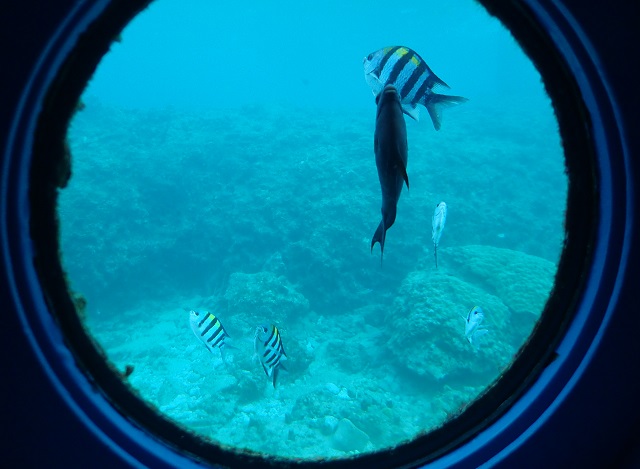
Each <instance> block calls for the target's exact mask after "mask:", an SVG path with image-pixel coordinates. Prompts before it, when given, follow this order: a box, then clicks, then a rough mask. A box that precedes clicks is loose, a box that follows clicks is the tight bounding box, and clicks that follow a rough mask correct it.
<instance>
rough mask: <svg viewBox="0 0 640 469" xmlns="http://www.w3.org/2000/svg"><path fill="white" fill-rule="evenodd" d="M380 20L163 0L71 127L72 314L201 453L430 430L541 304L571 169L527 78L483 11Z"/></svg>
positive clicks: (94, 83) (377, 447) (548, 106)
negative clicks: (195, 440)
mask: <svg viewBox="0 0 640 469" xmlns="http://www.w3.org/2000/svg"><path fill="white" fill-rule="evenodd" d="M381 9H383V6H382V5H381V7H380V8H371V6H370V5H369V4H368V3H367V4H364V3H361V2H347V3H346V4H344V2H322V3H314V2H312V3H308V4H302V3H299V2H282V3H280V4H279V6H277V7H275V6H273V5H271V4H269V5H266V4H264V3H262V2H250V4H244V6H243V8H242V9H237V8H235V7H229V6H223V5H221V4H219V3H217V2H213V3H212V2H204V1H195V0H194V1H190V2H188V3H185V2H176V1H174V0H160V1H157V2H154V3H152V4H151V5H150V7H149V8H148V9H146V10H145V11H143V12H142V13H141V14H140V15H139V16H137V17H136V18H135V19H134V20H133V21H132V22H131V23H130V24H129V25H128V26H127V27H126V29H124V31H123V32H122V34H121V36H120V37H118V39H117V41H115V42H114V43H113V45H112V47H111V50H110V52H108V53H107V54H106V55H105V56H104V57H103V59H102V61H101V62H100V64H99V66H98V68H97V71H96V73H95V74H94V76H93V78H92V79H91V81H90V82H89V84H88V86H87V88H86V90H85V92H84V94H83V95H82V98H81V105H80V106H79V110H78V111H77V112H76V113H75V115H74V117H73V119H72V121H71V124H70V126H69V129H68V133H67V138H68V144H69V149H70V153H71V155H72V166H71V167H72V174H73V176H72V177H71V179H70V180H69V183H68V186H67V187H66V188H65V189H64V190H62V191H61V192H60V196H59V200H58V217H59V222H60V247H61V258H62V264H63V267H64V270H65V271H66V274H67V277H68V281H69V285H70V288H71V289H72V290H73V291H74V292H75V295H76V300H78V302H80V299H81V298H82V304H83V307H82V308H81V310H82V311H81V312H82V314H81V320H82V321H83V323H84V326H85V328H86V331H87V333H88V334H89V335H90V336H91V337H92V339H93V340H94V341H95V343H96V344H97V346H98V347H99V348H100V349H102V351H103V352H104V355H105V357H106V359H107V360H108V361H109V362H110V363H111V364H112V365H113V366H114V367H115V368H116V369H117V370H119V371H120V372H121V373H122V376H123V379H125V380H126V382H127V384H128V386H130V387H131V389H132V390H133V391H134V392H135V393H136V394H137V395H138V396H139V397H140V398H141V399H143V400H145V401H146V402H147V403H148V404H149V405H150V406H151V407H153V408H155V409H156V410H157V411H158V412H159V413H160V414H162V415H163V416H164V417H165V418H166V419H168V420H170V421H172V422H174V423H176V424H177V425H179V426H181V427H184V428H186V429H188V430H189V431H190V432H193V433H194V434H196V435H197V436H198V437H200V438H202V439H204V440H207V441H209V442H211V443H212V444H214V445H222V446H224V447H227V448H235V449H237V450H243V451H244V450H248V451H250V452H255V453H258V454H261V455H266V456H276V457H282V458H287V459H296V460H299V459H303V460H311V459H313V460H317V459H321V458H327V459H336V458H347V457H352V456H354V455H359V454H365V453H371V452H376V451H381V450H385V449H390V448H394V447H397V446H398V445H401V444H403V443H406V442H408V441H410V440H414V439H415V438H416V437H418V436H421V435H425V434H429V433H430V432H433V431H434V430H436V429H439V428H441V427H443V425H444V424H446V423H447V422H449V421H450V420H452V419H454V418H456V417H457V416H459V415H460V414H461V413H462V412H463V411H464V410H465V409H467V408H468V407H469V406H470V405H471V404H472V403H473V402H474V401H476V400H477V399H478V398H479V397H480V396H482V395H483V394H485V393H486V392H487V390H488V389H491V388H492V386H494V385H495V383H497V382H499V380H500V378H501V376H502V375H503V374H504V373H505V372H506V371H507V370H509V369H510V367H511V365H512V363H513V361H514V359H515V358H517V357H518V353H519V351H520V350H521V349H522V348H523V346H524V345H525V344H526V343H527V341H528V340H529V338H530V337H531V335H532V332H533V331H534V329H535V327H536V324H537V323H538V320H539V318H540V317H541V315H542V313H543V310H544V309H545V305H546V303H547V300H548V299H549V296H550V294H551V292H552V290H553V288H554V280H555V277H556V273H557V270H558V266H559V263H560V258H561V254H562V250H563V247H564V243H565V226H564V222H565V211H566V210H567V196H568V178H567V175H566V174H565V158H564V151H563V146H562V142H561V138H560V134H559V130H558V122H557V120H556V118H555V115H554V111H553V107H552V103H551V100H550V98H549V97H548V95H547V94H546V92H545V88H544V85H543V83H542V80H541V77H540V74H539V73H538V72H537V71H536V68H535V67H534V65H533V64H532V62H531V61H530V60H529V59H528V58H527V56H526V55H525V54H524V53H523V52H522V50H521V49H520V47H519V46H518V45H517V43H516V42H515V41H514V40H513V38H512V37H511V35H510V33H509V32H508V31H507V29H505V27H504V26H502V25H501V23H500V22H499V21H498V20H497V19H495V18H493V17H491V16H489V14H488V13H487V12H486V11H485V10H484V9H483V8H482V7H481V6H480V5H478V4H476V3H474V2H471V1H469V2H465V3H463V2H459V4H458V2H457V3H456V5H449V4H444V3H443V2H435V1H434V2H431V1H419V2H409V3H406V2H405V3H404V4H403V7H402V8H401V9H400V10H399V11H397V12H396V14H394V15H381ZM418 19H419V21H418ZM417 21H418V23H419V24H416V22H417ZM381 22H383V23H384V24H383V25H381ZM408 25H414V26H412V27H409V26H408ZM376 95H378V96H377V97H376ZM374 136H375V138H374ZM381 247H384V249H383V250H382V249H381Z"/></svg>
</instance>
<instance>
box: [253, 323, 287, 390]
mask: <svg viewBox="0 0 640 469" xmlns="http://www.w3.org/2000/svg"><path fill="white" fill-rule="evenodd" d="M253 344H254V347H255V351H256V355H257V357H258V358H259V360H260V363H261V364H262V368H263V369H264V372H265V374H266V375H267V377H268V378H272V379H273V387H274V388H275V387H276V380H277V378H278V371H279V370H280V368H282V369H284V370H286V368H285V367H284V365H283V364H282V362H283V361H285V360H287V354H286V353H285V351H284V347H283V345H282V339H281V338H280V332H279V331H278V328H277V327H276V326H274V325H273V324H272V325H271V326H266V325H262V326H258V327H257V328H256V333H255V336H254V340H253Z"/></svg>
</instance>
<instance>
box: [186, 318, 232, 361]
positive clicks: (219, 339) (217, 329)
mask: <svg viewBox="0 0 640 469" xmlns="http://www.w3.org/2000/svg"><path fill="white" fill-rule="evenodd" d="M189 322H190V323H191V330H192V331H193V333H194V334H195V336H196V337H197V338H198V339H200V341H201V342H202V343H203V344H204V346H205V347H206V348H207V350H209V351H210V352H212V353H213V351H214V350H215V349H218V350H220V354H221V355H222V358H223V360H224V348H225V346H226V345H227V343H226V340H227V338H228V337H229V334H227V331H225V329H224V327H223V326H222V323H221V322H220V320H219V319H218V318H217V317H215V316H214V315H213V314H211V313H209V312H208V311H195V310H191V311H189Z"/></svg>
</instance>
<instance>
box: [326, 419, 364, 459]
mask: <svg viewBox="0 0 640 469" xmlns="http://www.w3.org/2000/svg"><path fill="white" fill-rule="evenodd" d="M332 443H333V447H334V448H335V449H337V450H339V451H345V452H347V451H364V450H365V448H366V447H367V445H368V444H369V435H367V434H366V433H365V432H363V431H362V430H360V429H359V428H358V427H356V426H355V425H354V424H353V422H351V420H349V419H347V418H344V419H342V420H340V421H339V422H338V425H337V426H336V432H335V433H334V434H333V439H332Z"/></svg>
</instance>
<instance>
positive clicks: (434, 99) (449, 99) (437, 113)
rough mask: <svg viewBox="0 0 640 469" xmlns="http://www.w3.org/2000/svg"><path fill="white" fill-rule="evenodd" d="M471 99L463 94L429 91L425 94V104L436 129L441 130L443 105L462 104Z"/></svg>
mask: <svg viewBox="0 0 640 469" xmlns="http://www.w3.org/2000/svg"><path fill="white" fill-rule="evenodd" d="M467 101H469V100H468V99H467V98H463V97H462V96H449V95H446V94H435V93H428V94H426V95H425V97H424V100H423V104H424V106H425V107H426V108H427V111H428V112H429V116H431V121H432V122H433V127H434V128H435V129H436V130H440V118H441V110H442V108H443V107H447V106H454V105H456V104H462V103H465V102H467Z"/></svg>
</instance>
